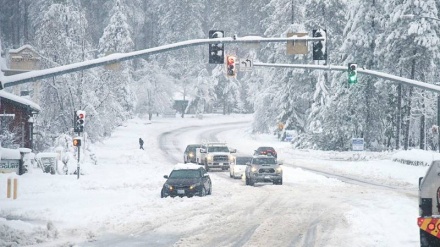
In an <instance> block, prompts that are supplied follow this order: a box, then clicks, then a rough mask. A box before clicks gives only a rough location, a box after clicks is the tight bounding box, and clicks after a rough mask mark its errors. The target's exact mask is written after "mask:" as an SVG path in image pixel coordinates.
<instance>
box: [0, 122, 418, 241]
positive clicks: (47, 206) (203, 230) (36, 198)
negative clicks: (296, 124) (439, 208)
mask: <svg viewBox="0 0 440 247" xmlns="http://www.w3.org/2000/svg"><path fill="white" fill-rule="evenodd" d="M250 121H251V116H246V115H233V116H221V115H212V116H205V118H204V119H197V118H190V117H187V118H185V119H180V118H176V119H161V118H159V119H157V120H153V121H152V123H149V122H148V121H146V120H144V119H139V118H137V119H133V120H130V121H128V122H127V124H126V125H124V126H121V127H119V128H118V129H117V130H116V131H115V132H114V133H113V134H112V136H111V138H109V139H107V140H105V141H104V142H102V143H98V144H95V145H94V149H95V152H96V155H97V157H98V165H97V166H93V165H90V164H89V165H88V166H87V164H84V168H83V169H84V171H85V172H86V174H85V175H83V176H82V177H81V178H80V179H79V180H77V179H76V176H60V175H55V176H54V175H50V174H43V173H41V172H40V171H39V170H34V171H32V173H29V174H25V175H23V176H20V177H18V176H16V177H18V179H19V185H20V186H19V192H20V193H19V198H18V199H17V200H15V201H13V200H10V199H6V198H5V196H2V197H0V229H1V231H0V246H2V244H4V245H6V246H8V245H10V246H14V244H16V246H26V245H32V246H353V245H355V246H387V247H388V246H408V247H409V246H411V247H412V246H417V245H418V227H417V224H416V218H417V215H418V206H417V204H418V202H417V198H416V197H415V195H416V194H417V193H416V191H417V189H416V188H417V183H418V177H420V176H423V175H424V173H425V171H426V167H413V166H407V165H403V164H399V163H395V162H392V161H390V160H389V159H390V158H389V157H390V155H389V154H374V155H373V154H371V155H369V156H368V157H369V158H367V160H364V161H344V160H330V159H328V156H329V153H328V152H320V151H311V150H293V149H292V148H291V147H290V145H289V144H288V143H281V142H278V141H277V140H276V138H275V136H272V135H258V134H252V133H250V131H249V129H250V124H251V123H250ZM139 137H142V138H143V139H144V141H145V144H144V148H145V151H144V150H139V149H138V148H139V147H138V144H137V140H138V138H139ZM214 138H215V139H217V140H219V141H226V142H227V143H229V144H230V146H232V147H234V148H237V150H238V151H239V152H240V153H248V154H252V153H253V150H254V149H255V148H257V147H258V146H260V145H263V144H264V145H269V146H274V147H275V148H276V149H277V151H278V154H279V159H280V160H283V161H284V166H283V167H284V168H283V170H284V179H283V180H284V184H283V185H282V186H274V185H269V184H257V185H256V186H255V187H250V186H245V185H244V182H243V181H241V180H240V179H232V178H229V173H228V172H221V171H218V172H217V171H213V172H210V176H211V178H212V180H213V194H212V195H210V196H206V197H202V198H201V197H194V198H163V199H162V198H160V189H161V187H162V184H163V182H164V181H165V179H164V178H163V175H165V174H169V172H170V171H171V169H172V167H173V165H174V164H175V163H176V162H181V161H182V159H183V150H184V148H185V146H186V145H187V144H191V143H198V142H200V141H201V140H206V139H208V140H212V139H214ZM337 155H338V157H341V156H348V155H351V154H347V153H338V154H337ZM301 166H302V167H304V168H300V167H301ZM306 168H307V169H314V170H319V171H322V172H325V173H327V174H334V175H337V176H343V177H346V178H347V179H350V180H358V181H362V182H363V183H361V184H356V183H350V182H342V181H340V180H339V179H337V177H336V178H332V177H330V178H329V177H326V176H323V175H320V174H315V173H313V172H310V171H307V170H306ZM11 176H12V175H10V174H9V175H8V174H0V188H1V189H2V191H1V194H2V195H5V194H6V193H5V192H4V189H3V185H5V184H6V179H7V178H8V177H11ZM377 185H381V186H377Z"/></svg>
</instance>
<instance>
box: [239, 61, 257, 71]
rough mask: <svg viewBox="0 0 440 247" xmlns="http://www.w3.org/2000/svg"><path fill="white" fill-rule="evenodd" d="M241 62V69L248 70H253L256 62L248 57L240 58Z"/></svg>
mask: <svg viewBox="0 0 440 247" xmlns="http://www.w3.org/2000/svg"><path fill="white" fill-rule="evenodd" d="M239 64H240V66H239V69H240V71H243V72H247V71H252V66H253V64H254V62H253V61H252V59H250V58H246V59H240V63H239Z"/></svg>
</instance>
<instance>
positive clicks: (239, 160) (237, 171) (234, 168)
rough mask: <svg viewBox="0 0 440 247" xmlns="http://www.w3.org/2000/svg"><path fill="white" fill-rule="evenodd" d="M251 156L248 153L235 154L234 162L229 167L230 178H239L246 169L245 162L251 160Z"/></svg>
mask: <svg viewBox="0 0 440 247" xmlns="http://www.w3.org/2000/svg"><path fill="white" fill-rule="evenodd" d="M251 160H252V156H248V155H237V156H235V162H234V163H232V164H231V165H230V167H229V176H230V177H231V178H241V176H242V175H243V173H244V170H246V163H249V162H251Z"/></svg>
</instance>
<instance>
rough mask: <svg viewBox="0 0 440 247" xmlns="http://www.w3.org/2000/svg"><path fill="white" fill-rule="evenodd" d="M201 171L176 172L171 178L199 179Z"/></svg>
mask: <svg viewBox="0 0 440 247" xmlns="http://www.w3.org/2000/svg"><path fill="white" fill-rule="evenodd" d="M198 177H200V171H199V170H174V171H172V172H171V174H170V178H198Z"/></svg>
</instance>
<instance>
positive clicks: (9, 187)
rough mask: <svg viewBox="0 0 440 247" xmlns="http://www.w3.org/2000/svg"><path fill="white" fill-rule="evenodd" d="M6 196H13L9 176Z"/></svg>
mask: <svg viewBox="0 0 440 247" xmlns="http://www.w3.org/2000/svg"><path fill="white" fill-rule="evenodd" d="M6 196H7V198H11V178H8V182H7V186H6Z"/></svg>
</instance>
